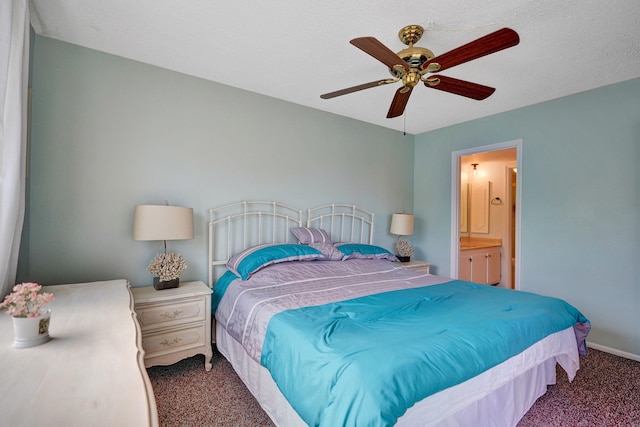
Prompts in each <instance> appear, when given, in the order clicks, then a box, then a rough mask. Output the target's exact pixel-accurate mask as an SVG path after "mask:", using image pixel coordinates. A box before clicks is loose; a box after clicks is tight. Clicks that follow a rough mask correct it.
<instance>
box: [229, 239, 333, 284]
mask: <svg viewBox="0 0 640 427" xmlns="http://www.w3.org/2000/svg"><path fill="white" fill-rule="evenodd" d="M321 258H323V255H322V253H321V252H320V251H319V250H317V249H314V248H312V247H310V246H306V245H298V244H295V243H268V244H264V245H258V246H252V247H250V248H248V249H245V250H244V251H242V252H239V253H237V254H236V255H234V256H233V257H231V259H230V260H229V261H227V268H228V269H229V270H230V271H231V272H233V273H234V274H235V275H236V276H238V277H239V278H241V279H242V280H247V279H248V278H249V277H251V275H252V274H253V273H255V272H256V271H258V270H260V269H262V268H264V267H266V266H268V265H271V264H277V263H280V262H287V261H312V260H314V259H321Z"/></svg>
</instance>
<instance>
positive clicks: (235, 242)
mask: <svg viewBox="0 0 640 427" xmlns="http://www.w3.org/2000/svg"><path fill="white" fill-rule="evenodd" d="M374 226H375V222H374V214H373V213H371V212H368V211H366V210H364V209H362V208H360V207H357V206H354V205H343V204H329V205H324V206H320V207H318V208H312V209H308V210H306V211H304V210H302V209H297V208H293V207H290V206H287V205H282V204H280V203H276V202H246V201H245V202H238V203H233V204H230V205H226V206H223V207H220V208H215V209H212V210H211V211H210V219H209V283H210V284H211V285H214V283H215V286H213V290H214V292H213V297H212V298H213V300H212V306H213V307H214V308H213V310H214V314H215V319H216V322H215V331H216V332H215V343H216V345H217V348H218V350H219V351H220V352H221V353H222V354H223V355H224V356H225V357H226V358H227V359H228V360H229V361H230V362H231V364H232V366H233V367H234V369H235V370H236V372H237V373H238V375H239V376H240V378H241V379H242V380H243V382H244V383H245V384H246V385H247V387H248V389H249V390H250V391H251V393H252V394H253V395H254V396H255V397H256V399H257V400H258V402H259V403H260V405H261V406H262V408H263V409H264V410H265V411H266V413H267V414H268V415H269V416H270V417H271V419H272V420H273V421H274V423H275V424H276V425H278V426H305V425H318V426H336V425H345V426H347V425H351V426H364V425H366V426H391V425H395V426H416V425H420V426H431V425H433V426H466V425H492V426H494V425H495V426H501V425H504V426H513V425H516V424H517V422H518V421H519V420H520V418H521V417H522V416H523V415H524V414H525V413H526V412H527V411H528V410H529V408H530V407H531V405H532V404H533V402H535V400H536V399H537V398H538V397H539V396H541V395H542V394H544V393H545V392H546V387H547V385H548V384H554V383H555V376H556V369H555V367H556V364H560V365H561V366H562V368H563V369H564V370H565V371H566V373H567V375H568V377H569V379H570V380H572V379H573V378H574V377H575V375H576V372H577V370H578V369H579V366H580V362H579V354H584V353H585V352H586V346H585V338H586V335H587V333H588V332H589V329H590V325H589V321H588V320H587V319H586V318H585V317H584V316H583V315H582V314H581V313H580V312H579V311H578V310H577V309H575V308H574V307H573V306H571V305H570V304H568V303H566V302H565V301H562V300H559V299H555V298H549V297H543V296H539V295H535V294H529V293H525V292H519V291H511V290H506V289H500V288H495V287H490V286H486V285H478V284H473V283H469V282H462V281H458V280H453V279H450V278H446V277H440V276H435V275H431V274H423V273H421V272H419V271H415V270H411V269H407V268H404V267H402V264H401V263H399V262H397V260H396V259H395V257H394V256H393V254H391V253H390V252H389V251H388V250H386V249H384V248H381V247H379V246H376V245H374V244H373V235H374V233H373V231H374Z"/></svg>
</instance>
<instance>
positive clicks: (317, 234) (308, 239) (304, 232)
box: [291, 227, 332, 245]
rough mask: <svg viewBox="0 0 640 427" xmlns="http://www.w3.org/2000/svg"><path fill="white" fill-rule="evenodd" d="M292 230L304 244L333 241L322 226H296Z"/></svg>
mask: <svg viewBox="0 0 640 427" xmlns="http://www.w3.org/2000/svg"><path fill="white" fill-rule="evenodd" d="M291 232H292V233H293V235H294V236H296V238H297V239H298V241H299V242H300V243H302V244H303V245H308V244H309V243H332V242H331V238H329V235H328V234H327V232H326V231H324V230H323V229H322V228H308V227H294V228H292V229H291Z"/></svg>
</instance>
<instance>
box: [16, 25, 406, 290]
mask: <svg viewBox="0 0 640 427" xmlns="http://www.w3.org/2000/svg"><path fill="white" fill-rule="evenodd" d="M32 71H33V78H32V87H33V100H32V123H31V147H30V150H31V156H30V159H31V165H30V177H29V183H28V185H29V189H30V204H29V214H28V217H27V231H28V232H27V233H25V234H24V235H25V236H26V240H25V241H24V242H23V247H26V248H28V250H27V251H26V253H24V252H25V251H23V257H22V258H21V259H20V272H21V273H20V274H21V275H22V277H19V279H20V280H27V279H28V280H34V281H38V282H41V283H44V284H56V283H69V282H84V281H93V280H106V279H114V278H126V279H129V280H131V281H132V283H133V284H134V285H148V284H150V283H151V282H152V276H151V275H150V274H149V273H147V272H146V266H147V265H148V263H149V261H150V260H151V258H153V256H154V255H155V253H156V252H159V251H162V242H142V241H134V240H133V238H132V226H133V209H134V206H135V205H136V204H162V203H163V202H164V201H165V200H168V201H169V202H170V203H171V204H173V205H182V206H190V207H193V208H194V212H195V221H196V225H195V234H196V237H195V239H194V240H189V241H175V242H168V246H169V250H174V251H177V252H180V253H182V254H183V255H184V256H185V258H186V259H187V263H188V264H189V268H188V269H187V270H186V271H185V272H184V273H183V275H182V276H181V279H182V280H203V281H206V279H207V262H206V261H207V228H206V221H207V215H208V209H209V208H212V207H217V206H221V205H224V204H227V203H231V202H235V201H239V200H277V201H280V202H283V203H286V204H289V205H293V206H296V207H300V208H308V207H313V206H316V205H321V204H326V203H330V202H338V203H340V202H343V203H345V202H346V203H355V204H358V205H360V206H362V207H364V208H366V209H369V210H371V211H373V212H374V213H375V214H376V219H377V222H376V230H375V239H376V241H378V242H380V243H381V245H383V246H386V247H388V248H389V249H391V248H392V245H393V241H394V238H393V236H391V235H389V233H388V230H389V228H388V227H389V222H390V216H391V214H392V213H393V212H394V211H398V210H402V209H405V210H411V209H412V208H413V206H412V203H413V136H403V135H402V133H401V132H395V131H391V130H387V129H383V128H380V127H378V126H373V125H369V124H366V123H363V122H358V121H355V120H352V119H347V118H344V117H340V116H337V115H332V114H327V113H324V112H321V111H318V110H314V109H310V108H303V107H301V106H298V105H295V104H292V103H288V102H283V101H279V100H276V99H273V98H269V97H265V96H261V95H257V94H255V93H251V92H246V91H242V90H238V89H235V88H231V87H228V86H223V85H220V84H216V83H212V82H209V81H205V80H201V79H198V78H194V77H190V76H187V75H184V74H180V73H175V72H172V71H168V70H165V69H161V68H158V67H153V66H149V65H145V64H142V63H139V62H135V61H130V60H126V59H123V58H120V57H116V56H112V55H108V54H104V53H100V52H97V51H93V50H89V49H85V48H82V47H78V46H74V45H71V44H66V43H63V42H59V41H55V40H53V39H49V38H45V37H39V36H36V37H35V43H34V54H33V62H32ZM257 78H259V76H257Z"/></svg>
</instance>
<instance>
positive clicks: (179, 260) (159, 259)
mask: <svg viewBox="0 0 640 427" xmlns="http://www.w3.org/2000/svg"><path fill="white" fill-rule="evenodd" d="M186 268H187V261H185V259H184V257H183V256H182V255H180V254H176V253H172V252H170V253H159V254H157V255H156V256H155V258H153V260H151V264H149V266H148V267H147V271H148V272H149V273H151V274H155V275H156V276H158V277H160V280H161V281H163V282H166V281H169V280H173V279H177V278H178V277H179V276H180V273H182V271H183V270H186Z"/></svg>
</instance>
